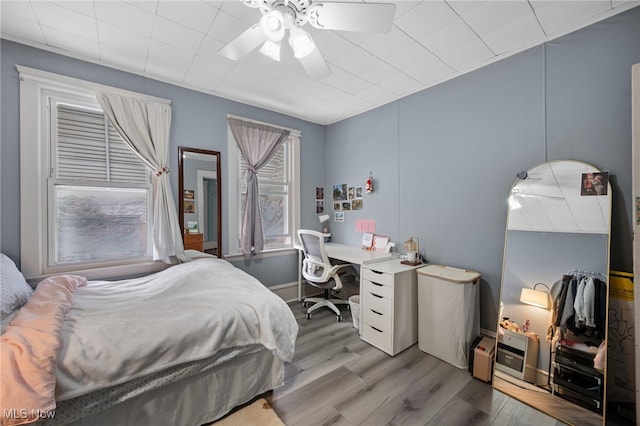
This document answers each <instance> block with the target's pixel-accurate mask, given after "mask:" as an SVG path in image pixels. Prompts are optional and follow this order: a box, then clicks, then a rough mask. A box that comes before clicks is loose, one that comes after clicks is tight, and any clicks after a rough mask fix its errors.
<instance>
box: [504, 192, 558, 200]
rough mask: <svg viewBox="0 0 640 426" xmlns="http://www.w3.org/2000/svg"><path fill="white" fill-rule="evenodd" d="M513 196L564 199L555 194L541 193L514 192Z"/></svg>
mask: <svg viewBox="0 0 640 426" xmlns="http://www.w3.org/2000/svg"><path fill="white" fill-rule="evenodd" d="M513 196H514V197H522V198H546V199H549V200H559V201H562V200H566V198H564V197H557V196H555V195H542V194H522V193H514V194H513Z"/></svg>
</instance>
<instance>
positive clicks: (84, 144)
mask: <svg viewBox="0 0 640 426" xmlns="http://www.w3.org/2000/svg"><path fill="white" fill-rule="evenodd" d="M55 110H56V119H55V120H54V125H55V126H56V143H57V146H56V149H55V152H56V159H55V160H56V163H55V165H54V166H53V168H54V177H56V178H59V179H73V180H75V179H80V180H95V181H101V182H136V183H148V182H149V181H150V174H149V170H148V168H147V167H146V166H145V164H144V163H143V162H142V161H141V160H140V159H139V158H138V157H136V156H135V155H134V154H133V153H132V152H131V149H130V148H129V147H128V146H127V145H126V144H125V142H124V141H123V139H122V137H121V136H120V135H119V134H118V132H117V131H116V130H115V129H114V128H113V126H111V125H110V124H108V122H107V119H106V117H105V116H104V114H103V113H102V111H99V110H95V109H91V108H87V107H82V106H77V105H70V104H65V103H61V102H55ZM105 129H107V130H108V131H105Z"/></svg>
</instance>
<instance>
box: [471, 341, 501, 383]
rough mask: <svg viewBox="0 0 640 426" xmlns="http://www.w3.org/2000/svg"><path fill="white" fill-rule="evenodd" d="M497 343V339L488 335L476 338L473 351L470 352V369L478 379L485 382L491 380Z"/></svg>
mask: <svg viewBox="0 0 640 426" xmlns="http://www.w3.org/2000/svg"><path fill="white" fill-rule="evenodd" d="M478 340H479V341H478ZM495 345H496V341H495V340H494V339H492V338H491V337H486V336H485V337H482V338H481V339H476V341H475V342H474V344H473V347H472V348H471V352H472V353H471V354H470V360H469V361H470V362H469V369H470V371H471V374H472V375H473V377H475V378H476V379H479V380H482V381H484V382H490V381H491V373H492V372H493V354H494V352H495Z"/></svg>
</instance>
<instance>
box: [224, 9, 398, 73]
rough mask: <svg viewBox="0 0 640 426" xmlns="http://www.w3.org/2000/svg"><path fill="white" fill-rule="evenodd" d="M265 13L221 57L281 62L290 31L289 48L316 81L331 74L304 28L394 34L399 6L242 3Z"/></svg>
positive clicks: (228, 45) (229, 45) (225, 47)
mask: <svg viewBox="0 0 640 426" xmlns="http://www.w3.org/2000/svg"><path fill="white" fill-rule="evenodd" d="M240 1H242V2H243V3H244V4H245V5H247V6H249V7H252V8H259V9H260V12H261V13H262V17H261V18H260V22H259V23H256V24H255V25H252V26H251V27H250V28H249V29H247V30H246V31H244V32H243V33H242V34H240V35H239V36H238V37H236V38H235V39H234V40H232V41H231V42H230V43H229V44H227V45H226V46H224V47H223V48H222V49H220V51H219V52H218V53H220V54H221V55H222V56H224V57H226V58H229V59H231V60H234V61H237V60H239V59H241V58H242V57H244V56H245V55H247V54H249V53H250V52H252V51H253V50H255V49H256V48H257V47H258V46H260V45H262V47H261V48H260V53H262V54H263V55H265V56H268V57H269V58H271V59H274V60H276V61H279V60H280V49H281V42H282V40H283V39H284V37H285V33H286V31H287V30H288V31H289V39H288V41H289V46H290V47H291V49H292V50H293V55H294V56H295V57H296V58H297V59H298V60H299V61H300V63H301V64H302V66H303V68H304V69H305V71H306V73H307V74H308V75H309V76H310V77H312V78H316V79H320V78H323V77H326V76H328V75H329V74H331V70H330V69H329V66H328V65H327V63H326V62H325V60H324V58H323V57H322V54H321V53H320V51H319V50H318V48H317V47H316V44H315V43H314V41H313V39H312V38H311V35H310V34H309V33H307V32H306V31H305V30H303V29H302V27H303V26H304V25H305V24H307V22H308V23H309V24H311V25H312V26H313V27H315V28H319V29H326V30H339V31H359V32H376V33H386V32H389V30H391V25H392V23H393V18H394V15H395V9H396V6H395V5H394V4H387V3H340V2H335V3H334V2H322V1H318V2H314V1H312V0H240Z"/></svg>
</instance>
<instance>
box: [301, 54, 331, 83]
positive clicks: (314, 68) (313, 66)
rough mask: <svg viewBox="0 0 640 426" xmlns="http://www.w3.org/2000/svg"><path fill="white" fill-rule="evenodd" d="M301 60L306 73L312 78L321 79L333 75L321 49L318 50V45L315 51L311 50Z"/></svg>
mask: <svg viewBox="0 0 640 426" xmlns="http://www.w3.org/2000/svg"><path fill="white" fill-rule="evenodd" d="M299 61H300V63H301V64H302V67H303V68H304V70H305V71H306V73H307V74H308V75H309V77H311V78H314V79H316V80H320V79H321V78H324V77H327V76H329V75H331V70H330V69H329V65H327V63H326V62H325V60H324V58H323V57H322V53H320V50H318V47H316V48H315V49H313V52H311V53H310V54H309V55H307V56H305V57H304V58H299Z"/></svg>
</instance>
